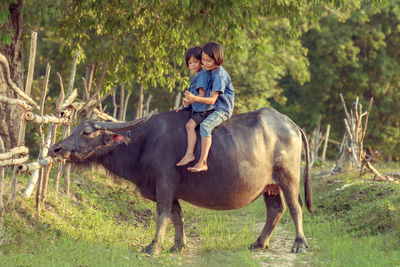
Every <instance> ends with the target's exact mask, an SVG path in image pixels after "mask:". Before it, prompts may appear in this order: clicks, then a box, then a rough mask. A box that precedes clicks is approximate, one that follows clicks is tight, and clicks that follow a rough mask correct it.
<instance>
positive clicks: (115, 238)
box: [0, 165, 400, 266]
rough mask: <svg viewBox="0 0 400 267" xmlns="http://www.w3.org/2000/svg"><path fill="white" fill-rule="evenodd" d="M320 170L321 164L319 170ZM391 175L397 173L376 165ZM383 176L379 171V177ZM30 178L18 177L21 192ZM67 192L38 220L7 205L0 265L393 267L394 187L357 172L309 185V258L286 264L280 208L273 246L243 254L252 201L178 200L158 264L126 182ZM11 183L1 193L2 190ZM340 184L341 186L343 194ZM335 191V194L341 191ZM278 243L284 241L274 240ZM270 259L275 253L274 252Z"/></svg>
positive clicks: (255, 230) (149, 231)
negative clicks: (177, 248) (216, 206)
mask: <svg viewBox="0 0 400 267" xmlns="http://www.w3.org/2000/svg"><path fill="white" fill-rule="evenodd" d="M322 167H324V166H322ZM385 167H387V168H389V169H390V170H394V171H395V170H398V169H399V168H398V165H390V166H389V165H385V166H378V168H379V169H380V170H382V169H383V168H385ZM383 170H384V169H383ZM28 179H29V177H21V178H20V182H19V183H18V185H19V190H20V191H22V190H23V187H24V186H25V185H26V183H27V181H28ZM72 181H73V183H72V185H71V192H72V193H71V194H70V195H69V196H66V195H64V194H61V195H60V196H57V195H56V194H55V192H54V191H53V190H52V188H51V186H52V185H50V186H49V191H48V201H47V205H46V208H45V209H43V210H42V211H41V215H40V217H39V218H37V217H36V215H35V200H34V198H31V199H23V198H20V197H19V198H18V200H17V203H16V206H15V208H14V209H13V210H11V209H10V207H9V206H7V203H8V197H9V196H8V194H6V196H5V203H6V206H7V209H6V211H5V214H4V229H3V230H0V253H1V254H0V266H160V265H161V266H261V265H265V264H267V265H268V264H270V263H274V264H276V265H277V266H286V265H287V264H288V261H289V262H290V263H291V264H293V265H296V266H399V262H400V217H399V216H400V215H399V214H400V210H399V209H400V185H398V184H392V183H383V182H373V181H372V180H371V179H370V178H368V176H366V177H361V178H360V177H359V176H358V174H356V173H349V174H342V175H339V176H329V177H325V178H315V179H314V180H313V187H314V209H315V213H314V214H309V213H308V212H307V211H306V209H303V211H304V212H303V215H304V216H303V217H304V232H305V235H306V237H307V240H308V243H309V246H310V248H309V250H308V253H306V254H304V255H296V256H295V257H294V258H293V260H292V261H290V260H288V259H286V258H285V256H286V255H289V256H290V253H289V251H290V248H291V246H292V244H293V241H294V226H293V222H292V220H291V218H290V214H289V212H288V210H287V211H286V212H285V214H284V216H283V218H282V220H281V222H280V224H279V226H280V230H281V231H284V233H283V236H282V233H280V232H276V233H275V234H274V236H273V237H272V240H271V250H269V251H265V252H253V251H249V250H248V249H247V247H248V246H249V245H250V244H251V243H253V242H254V241H255V240H256V239H257V237H258V235H259V234H260V231H261V229H260V228H261V226H260V225H262V224H263V222H264V221H265V206H264V202H263V199H262V198H260V199H258V200H257V201H255V202H254V203H252V204H251V205H249V206H247V207H245V208H243V209H239V210H234V211H212V210H206V209H201V208H197V207H194V206H192V205H190V204H187V203H184V202H182V203H181V204H182V209H183V213H184V218H185V232H186V235H187V248H186V249H185V250H184V252H183V253H182V254H171V253H168V252H167V251H168V249H169V247H171V246H172V244H173V227H172V224H169V225H168V228H167V234H166V239H165V242H164V245H163V246H164V247H163V248H164V250H163V252H162V253H161V254H160V255H158V256H146V255H145V254H143V253H141V252H140V251H141V250H142V249H143V248H144V247H145V246H146V245H147V244H148V243H150V241H151V240H152V238H153V235H154V232H155V223H154V220H153V218H154V210H155V204H154V203H153V202H151V201H147V200H144V199H143V198H142V197H140V195H139V193H137V191H136V189H135V187H134V186H133V185H131V184H130V183H128V182H125V181H122V180H117V181H114V180H113V179H111V178H109V177H107V176H106V175H104V174H100V173H95V172H83V173H74V174H73V176H72ZM9 182H10V181H9V178H7V179H6V185H5V190H4V191H5V192H9ZM345 185H348V186H345ZM342 188H343V189H342ZM278 239H282V240H283V241H284V242H276V243H274V241H277V240H278ZM277 251H278V252H277Z"/></svg>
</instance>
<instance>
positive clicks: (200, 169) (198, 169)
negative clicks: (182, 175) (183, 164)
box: [187, 162, 208, 172]
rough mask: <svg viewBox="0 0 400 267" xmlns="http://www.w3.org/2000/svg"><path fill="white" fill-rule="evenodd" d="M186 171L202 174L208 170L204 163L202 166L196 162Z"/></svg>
mask: <svg viewBox="0 0 400 267" xmlns="http://www.w3.org/2000/svg"><path fill="white" fill-rule="evenodd" d="M187 169H188V171H191V172H203V171H206V170H208V166H207V164H205V163H203V164H202V163H200V162H198V163H197V164H196V165H194V166H193V167H189V168H187Z"/></svg>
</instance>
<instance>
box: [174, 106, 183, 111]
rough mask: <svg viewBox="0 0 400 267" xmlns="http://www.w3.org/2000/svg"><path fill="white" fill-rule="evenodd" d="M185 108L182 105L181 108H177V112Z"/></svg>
mask: <svg viewBox="0 0 400 267" xmlns="http://www.w3.org/2000/svg"><path fill="white" fill-rule="evenodd" d="M182 109H183V106H180V107H179V108H177V109H175V112H179V111H181V110H182Z"/></svg>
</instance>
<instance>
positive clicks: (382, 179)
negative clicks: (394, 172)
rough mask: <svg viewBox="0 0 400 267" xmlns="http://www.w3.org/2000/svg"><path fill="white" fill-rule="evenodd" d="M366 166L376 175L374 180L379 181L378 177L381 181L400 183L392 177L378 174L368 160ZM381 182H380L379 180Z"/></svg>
mask: <svg viewBox="0 0 400 267" xmlns="http://www.w3.org/2000/svg"><path fill="white" fill-rule="evenodd" d="M364 160H365V165H366V166H367V168H368V169H369V170H370V171H371V172H372V173H373V174H374V175H375V176H374V180H375V181H377V180H378V179H376V178H377V177H378V178H379V179H380V180H381V181H388V182H396V183H398V181H396V180H395V179H393V178H392V177H390V176H387V175H383V174H381V173H380V172H378V171H377V170H376V169H375V168H374V167H373V166H372V165H371V163H369V161H368V160H367V159H365V158H364ZM378 181H379V180H378Z"/></svg>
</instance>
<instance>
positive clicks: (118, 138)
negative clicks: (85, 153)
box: [104, 133, 131, 145]
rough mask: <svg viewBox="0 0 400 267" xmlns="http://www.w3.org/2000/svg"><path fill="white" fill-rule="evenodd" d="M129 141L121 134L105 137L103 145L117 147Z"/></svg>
mask: <svg viewBox="0 0 400 267" xmlns="http://www.w3.org/2000/svg"><path fill="white" fill-rule="evenodd" d="M130 141H131V140H130V139H129V137H126V136H125V135H122V134H116V133H113V134H109V135H107V136H106V137H105V139H104V143H105V144H106V145H119V144H121V143H125V144H127V143H129V142H130Z"/></svg>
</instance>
